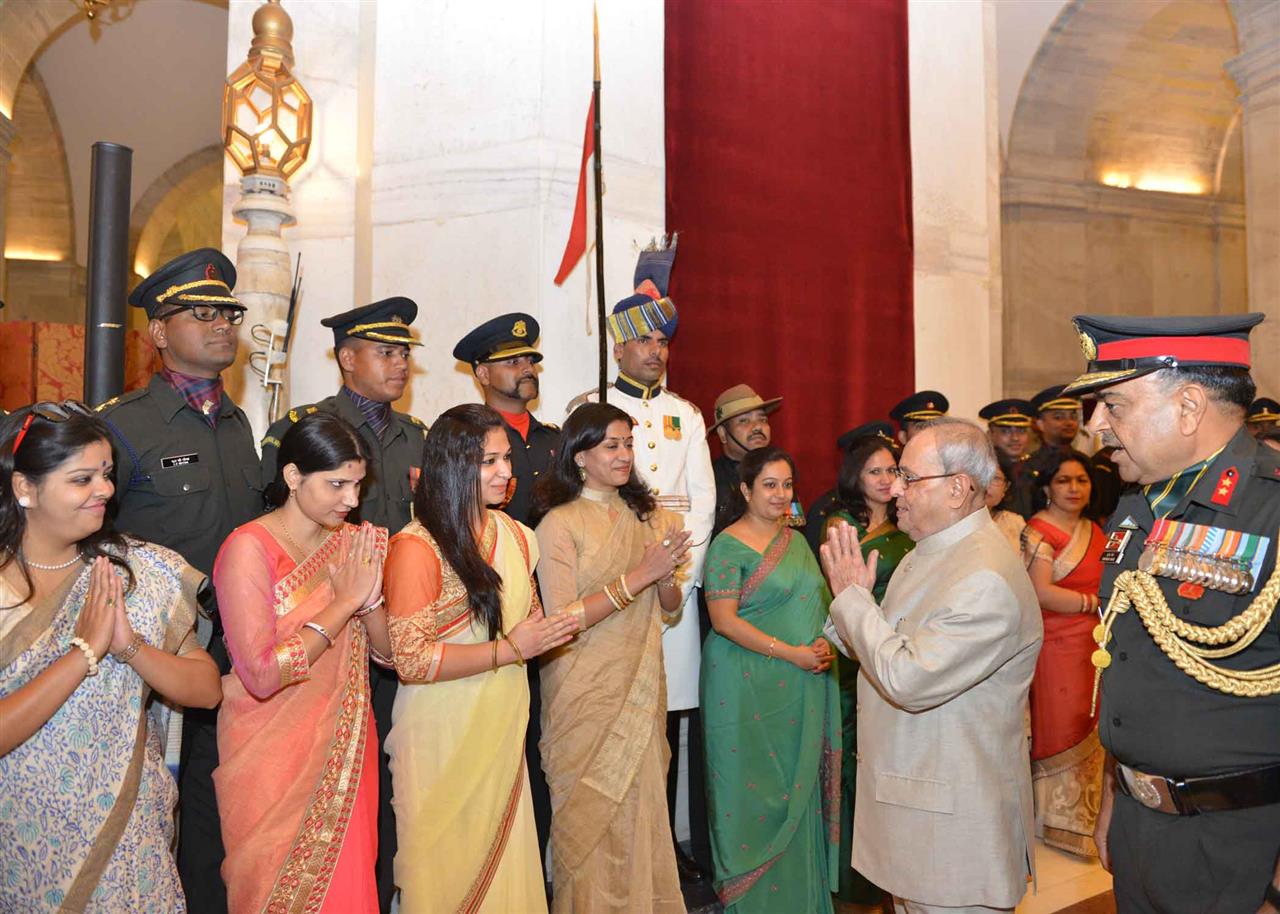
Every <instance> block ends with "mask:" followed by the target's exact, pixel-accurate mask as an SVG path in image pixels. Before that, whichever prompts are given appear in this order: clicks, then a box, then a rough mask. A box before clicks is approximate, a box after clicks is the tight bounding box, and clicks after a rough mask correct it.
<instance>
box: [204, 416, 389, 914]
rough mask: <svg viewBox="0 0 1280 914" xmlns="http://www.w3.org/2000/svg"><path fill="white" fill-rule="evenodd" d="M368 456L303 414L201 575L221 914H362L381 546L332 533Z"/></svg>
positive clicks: (340, 426) (346, 528) (369, 880)
mask: <svg viewBox="0 0 1280 914" xmlns="http://www.w3.org/2000/svg"><path fill="white" fill-rule="evenodd" d="M367 464H368V452H367V450H366V445H365V444H364V441H363V439H361V438H360V437H359V436H358V435H357V434H356V432H355V430H354V429H353V428H351V426H350V425H348V424H347V423H346V422H345V421H344V420H342V419H340V418H339V417H337V416H334V415H331V414H329V413H314V414H312V415H310V416H307V417H305V418H304V419H302V420H301V421H299V422H298V423H297V424H296V425H293V426H291V427H290V428H289V430H288V432H286V433H285V435H284V437H283V438H282V439H281V442H280V457H279V469H278V470H277V471H276V478H275V480H274V481H273V482H272V483H271V484H270V485H269V486H268V488H267V492H266V498H267V502H268V504H270V505H272V506H273V507H275V510H273V511H272V512H271V513H269V514H267V515H264V516H263V517H261V518H259V519H258V520H255V521H251V522H250V523H247V524H245V525H243V526H241V527H238V528H236V530H234V531H233V532H232V533H231V535H230V536H229V537H228V538H227V541H226V542H225V543H224V544H223V546H222V549H221V550H219V552H218V558H217V561H216V562H215V563H214V567H213V580H214V585H215V586H216V587H217V590H218V607H219V611H220V613H221V615H222V622H223V627H224V628H225V630H226V639H227V652H228V654H229V655H230V657H231V667H232V670H231V672H230V673H229V674H228V675H227V676H225V677H224V678H223V692H224V695H225V697H224V699H223V702H222V707H221V708H220V709H219V712H218V754H219V765H218V768H217V770H215V771H214V773H213V783H214V788H215V789H216V791H217V795H218V812H219V814H220V816H221V819H222V839H223V844H224V845H225V846H226V851H227V855H226V859H225V860H224V861H223V864H222V877H223V880H224V881H225V882H226V885H227V906H228V909H229V911H230V912H231V914H259V912H263V911H267V912H282V914H283V912H290V914H292V912H298V914H302V912H306V914H375V912H376V911H377V910H378V895H377V887H376V885H375V882H374V860H375V859H376V857H377V850H378V849H377V808H378V762H377V736H376V734H375V733H374V726H373V720H372V709H371V708H370V705H369V658H370V657H372V658H373V659H374V660H375V661H377V662H380V663H383V664H384V665H387V664H389V662H390V661H389V659H388V658H387V655H388V654H389V653H390V651H391V645H390V642H389V641H388V639H387V631H386V614H385V611H384V610H383V609H382V598H381V589H382V563H383V558H384V557H385V555H386V542H387V532H386V530H384V529H383V528H381V527H373V526H371V525H369V524H364V525H362V526H360V527H355V526H353V525H351V524H348V523H346V516H347V514H348V513H350V512H351V511H352V510H353V509H354V508H355V507H356V506H357V505H358V504H359V501H360V483H361V480H362V479H363V478H364V473H365V467H366V466H367Z"/></svg>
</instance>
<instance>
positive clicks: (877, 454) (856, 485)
mask: <svg viewBox="0 0 1280 914" xmlns="http://www.w3.org/2000/svg"><path fill="white" fill-rule="evenodd" d="M897 466H898V458H897V455H896V454H895V453H894V452H893V450H892V449H891V448H890V446H889V445H888V444H887V443H886V442H885V440H884V439H883V438H880V437H876V436H868V437H866V438H860V439H859V440H857V441H855V442H854V443H853V444H852V445H851V446H850V448H849V450H848V452H847V453H846V454H845V458H844V463H843V464H842V465H841V467H840V477H839V482H838V483H837V486H836V506H835V510H833V511H832V512H831V514H830V515H829V516H828V517H827V522H826V524H825V526H824V528H823V539H824V540H825V539H826V534H827V532H828V531H829V530H830V529H831V527H832V525H834V524H841V523H844V524H852V525H853V527H854V529H856V530H857V531H858V542H859V543H861V544H862V554H863V555H870V554H871V550H873V549H874V550H876V551H877V552H879V553H880V558H879V561H878V562H877V563H876V583H875V587H873V588H872V589H871V594H872V596H874V597H875V598H876V602H877V603H879V602H880V601H881V600H883V599H884V591H885V588H886V587H888V586H889V578H891V577H893V571H894V569H895V568H897V567H898V563H899V562H901V561H902V559H903V558H904V557H905V556H906V554H907V553H908V552H910V551H911V549H912V547H913V546H915V543H914V542H912V540H911V537H909V536H907V535H906V534H905V533H903V532H902V531H901V530H899V529H898V527H897V520H898V512H897V510H895V508H894V504H893V496H892V495H890V494H889V490H890V489H891V488H892V487H893V480H894V475H893V472H894V469H895V468H896V467H897ZM836 675H837V677H838V679H839V681H840V709H841V719H842V721H843V725H844V727H843V729H844V733H843V736H844V765H843V767H842V768H841V771H842V772H843V775H842V779H843V781H844V783H843V784H842V785H841V786H842V789H841V802H840V883H839V887H838V889H837V891H836V897H837V898H839V899H840V900H841V901H843V902H847V903H849V904H855V905H876V904H879V903H880V901H881V898H882V896H883V895H884V893H883V892H882V891H881V889H880V888H879V887H878V886H876V885H874V884H872V883H871V882H869V881H867V878H866V877H865V876H863V875H862V874H861V873H859V872H858V871H857V870H855V869H854V868H853V865H852V864H851V862H850V861H851V860H852V859H853V798H854V795H855V793H856V788H857V779H858V768H857V765H856V761H857V752H858V710H857V708H858V662H857V661H856V660H851V659H849V658H848V657H843V656H842V657H839V658H837V660H836Z"/></svg>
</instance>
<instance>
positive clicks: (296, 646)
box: [276, 634, 311, 689]
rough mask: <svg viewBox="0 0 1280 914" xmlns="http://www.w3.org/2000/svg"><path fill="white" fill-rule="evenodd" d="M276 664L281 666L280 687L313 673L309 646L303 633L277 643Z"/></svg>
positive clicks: (299, 680) (300, 680) (301, 679)
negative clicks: (304, 640)
mask: <svg viewBox="0 0 1280 914" xmlns="http://www.w3.org/2000/svg"><path fill="white" fill-rule="evenodd" d="M276 665H277V666H279V667H280V688H282V689H283V688H284V687H285V686H291V685H293V684H294V683H295V682H302V681H303V680H305V679H307V678H308V677H309V676H310V675H311V664H310V661H308V660H307V646H306V645H305V644H303V643H302V636H301V635H296V634H295V635H290V636H289V637H288V638H285V639H284V640H283V641H281V642H280V643H279V644H277V645H276Z"/></svg>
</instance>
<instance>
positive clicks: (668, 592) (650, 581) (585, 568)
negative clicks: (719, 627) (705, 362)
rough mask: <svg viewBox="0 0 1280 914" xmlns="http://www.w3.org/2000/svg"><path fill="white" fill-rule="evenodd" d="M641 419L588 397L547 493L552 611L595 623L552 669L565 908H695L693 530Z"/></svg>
mask: <svg viewBox="0 0 1280 914" xmlns="http://www.w3.org/2000/svg"><path fill="white" fill-rule="evenodd" d="M631 425H632V420H631V417H630V416H628V415H627V414H626V413H624V412H623V411H622V410H620V409H618V408H617V407H616V406H610V405H608V404H605V403H586V404H583V405H582V406H579V407H578V408H577V409H576V410H574V412H573V414H572V415H571V416H570V417H569V418H568V420H567V421H566V422H565V424H564V429H563V432H562V438H561V443H560V452H559V453H558V454H557V455H556V458H555V461H554V462H553V464H552V466H551V469H550V471H549V472H548V473H547V474H546V475H545V476H544V477H543V479H542V480H541V481H540V482H539V485H538V487H537V488H536V489H535V491H534V498H535V501H536V502H537V504H538V505H539V507H540V508H541V509H542V510H543V511H545V512H546V516H545V517H544V518H543V519H542V522H541V523H540V524H538V528H537V529H538V547H539V551H540V552H541V558H540V560H539V562H538V581H539V583H540V584H541V585H542V593H543V596H544V598H545V600H546V606H547V612H548V613H549V614H551V615H552V616H553V617H554V616H556V615H562V614H563V615H571V616H576V617H577V618H578V619H579V620H580V621H581V623H582V627H583V631H582V632H581V633H580V634H579V635H578V636H577V637H576V638H574V640H573V641H572V642H571V643H570V644H568V645H566V646H565V647H563V648H560V649H559V650H556V651H554V652H552V653H551V654H548V655H547V658H548V659H546V660H544V661H543V664H542V670H541V674H542V744H541V746H542V766H543V768H544V770H545V771H546V773H547V784H548V786H549V787H550V788H551V881H552V886H553V888H554V894H553V897H552V908H553V910H554V911H556V912H557V914H569V912H590V914H595V912H604V911H616V912H619V914H623V912H625V914H632V912H636V914H642V912H670V914H684V911H685V905H684V900H683V898H682V896H681V894H680V877H679V875H678V873H677V870H676V858H675V850H674V842H673V841H672V839H671V826H670V824H669V822H668V819H667V762H668V759H669V758H670V750H669V748H668V745H667V737H666V712H667V701H666V699H667V696H666V676H665V675H664V673H663V667H662V619H663V614H664V613H666V614H671V613H675V612H676V611H677V610H678V609H679V607H680V593H681V590H680V583H681V582H680V578H679V576H678V575H676V573H675V571H676V569H677V568H678V567H679V566H680V565H681V564H683V562H684V561H685V554H686V552H687V550H688V544H689V534H688V533H687V532H686V531H684V530H682V529H681V527H682V524H681V521H680V519H679V518H678V517H677V516H675V515H674V514H670V513H668V512H666V511H664V510H662V509H661V508H658V507H656V505H655V503H654V499H653V495H652V493H650V491H649V490H648V488H647V487H646V486H645V485H644V483H643V482H641V481H640V478H639V477H638V476H637V475H636V474H635V470H634V454H633V452H632V435H631Z"/></svg>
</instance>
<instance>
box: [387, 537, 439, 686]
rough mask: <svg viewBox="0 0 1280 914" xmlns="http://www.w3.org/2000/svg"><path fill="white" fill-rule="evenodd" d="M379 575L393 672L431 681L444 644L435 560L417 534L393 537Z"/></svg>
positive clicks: (436, 673) (405, 679) (433, 680)
mask: <svg viewBox="0 0 1280 914" xmlns="http://www.w3.org/2000/svg"><path fill="white" fill-rule="evenodd" d="M382 579H383V582H384V583H383V594H384V595H385V596H386V598H387V635H388V636H389V637H390V638H391V651H392V657H391V658H390V659H391V660H392V661H393V662H394V665H395V669H396V672H397V673H399V674H400V678H401V679H403V680H404V681H405V682H435V681H436V679H437V677H439V675H440V663H441V661H442V660H443V659H444V649H445V645H444V642H442V641H441V640H440V632H439V625H438V621H437V617H436V613H435V609H434V605H435V602H436V600H437V599H438V598H439V596H440V586H441V571H440V559H439V558H438V557H437V556H436V554H435V552H434V551H433V550H432V549H431V547H430V546H428V545H427V544H426V543H425V542H423V541H422V540H421V539H419V538H418V537H416V536H411V535H403V534H402V535H399V536H396V537H393V538H392V540H391V545H390V548H389V550H388V553H387V564H386V570H385V572H384V574H383V578H382Z"/></svg>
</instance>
